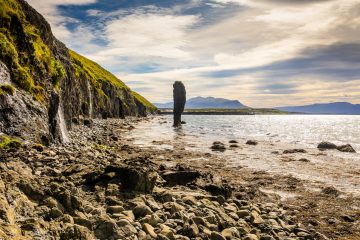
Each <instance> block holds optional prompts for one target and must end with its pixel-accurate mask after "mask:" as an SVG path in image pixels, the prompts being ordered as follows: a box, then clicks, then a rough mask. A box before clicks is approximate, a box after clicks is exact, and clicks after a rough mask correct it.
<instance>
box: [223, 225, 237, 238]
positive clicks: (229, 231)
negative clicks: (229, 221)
mask: <svg viewBox="0 0 360 240" xmlns="http://www.w3.org/2000/svg"><path fill="white" fill-rule="evenodd" d="M221 235H222V236H223V237H225V238H226V239H233V238H239V237H240V233H239V231H238V230H237V229H236V228H235V227H231V228H226V229H224V230H222V232H221Z"/></svg>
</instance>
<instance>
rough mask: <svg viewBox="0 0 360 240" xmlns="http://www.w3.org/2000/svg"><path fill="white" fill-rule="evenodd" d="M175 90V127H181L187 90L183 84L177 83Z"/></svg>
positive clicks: (174, 86)
mask: <svg viewBox="0 0 360 240" xmlns="http://www.w3.org/2000/svg"><path fill="white" fill-rule="evenodd" d="M173 88H174V90H173V91H174V127H179V126H181V114H182V113H183V112H184V108H185V103H186V90H185V86H184V84H183V83H182V82H180V81H176V82H175V83H174V85H173Z"/></svg>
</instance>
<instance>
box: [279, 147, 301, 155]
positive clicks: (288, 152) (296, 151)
mask: <svg viewBox="0 0 360 240" xmlns="http://www.w3.org/2000/svg"><path fill="white" fill-rule="evenodd" d="M283 153H284V154H292V153H307V152H306V150H305V149H301V148H295V149H287V150H284V152H283Z"/></svg>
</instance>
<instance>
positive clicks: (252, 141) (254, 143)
mask: <svg viewBox="0 0 360 240" xmlns="http://www.w3.org/2000/svg"><path fill="white" fill-rule="evenodd" d="M246 144H247V145H253V146H255V145H258V142H257V141H255V140H248V141H247V142H246Z"/></svg>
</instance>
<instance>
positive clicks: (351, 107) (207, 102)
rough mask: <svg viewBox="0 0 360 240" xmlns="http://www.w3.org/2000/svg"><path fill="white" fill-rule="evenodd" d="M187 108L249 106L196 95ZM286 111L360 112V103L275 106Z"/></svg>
mask: <svg viewBox="0 0 360 240" xmlns="http://www.w3.org/2000/svg"><path fill="white" fill-rule="evenodd" d="M154 105H155V106H156V107H158V108H173V102H168V103H155V104H154ZM185 108H186V109H210V108H211V109H242V108H248V107H247V106H245V105H244V104H242V103H241V102H239V101H238V100H229V99H225V98H214V97H195V98H191V99H189V100H188V101H187V102H186V106H185ZM274 109H278V110H281V111H286V112H293V113H306V114H354V115H357V114H360V104H352V103H349V102H333V103H317V104H310V105H304V106H285V107H275V108H274Z"/></svg>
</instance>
